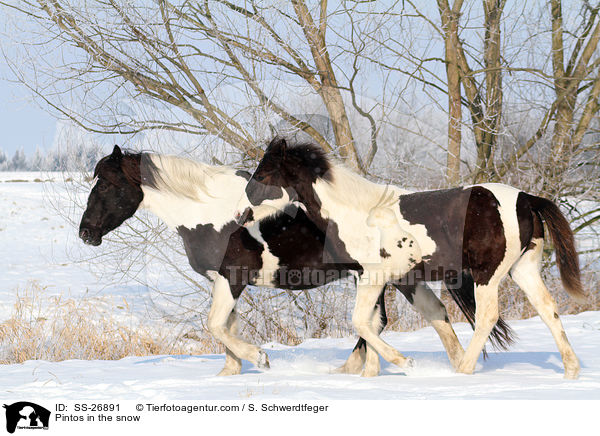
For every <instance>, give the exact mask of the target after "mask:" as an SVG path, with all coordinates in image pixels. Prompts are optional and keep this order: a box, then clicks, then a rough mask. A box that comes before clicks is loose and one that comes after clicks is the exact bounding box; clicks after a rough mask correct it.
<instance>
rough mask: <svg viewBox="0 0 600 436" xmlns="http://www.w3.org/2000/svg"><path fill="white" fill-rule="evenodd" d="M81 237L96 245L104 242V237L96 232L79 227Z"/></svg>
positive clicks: (89, 243)
mask: <svg viewBox="0 0 600 436" xmlns="http://www.w3.org/2000/svg"><path fill="white" fill-rule="evenodd" d="M79 237H80V238H81V240H82V241H83V242H84V243H86V244H88V245H93V246H94V247H97V246H98V245H100V244H102V237H101V236H100V235H99V234H94V232H93V231H92V230H90V229H79Z"/></svg>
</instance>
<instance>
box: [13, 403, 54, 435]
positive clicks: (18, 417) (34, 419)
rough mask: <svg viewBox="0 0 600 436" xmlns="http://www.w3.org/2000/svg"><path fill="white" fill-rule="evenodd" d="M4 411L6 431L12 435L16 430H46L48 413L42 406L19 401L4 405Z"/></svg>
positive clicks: (48, 418) (48, 419)
mask: <svg viewBox="0 0 600 436" xmlns="http://www.w3.org/2000/svg"><path fill="white" fill-rule="evenodd" d="M4 408H5V409H6V431H8V432H9V433H14V432H15V430H16V429H17V428H18V429H29V430H33V429H44V430H48V423H49V421H50V411H49V410H48V409H45V408H44V407H42V406H38V405H37V404H35V403H30V402H28V401H19V402H18V403H14V404H11V405H6V404H5V405H4Z"/></svg>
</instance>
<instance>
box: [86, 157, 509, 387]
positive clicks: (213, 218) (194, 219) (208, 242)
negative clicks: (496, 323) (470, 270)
mask: <svg viewBox="0 0 600 436" xmlns="http://www.w3.org/2000/svg"><path fill="white" fill-rule="evenodd" d="M249 178H250V174H249V173H245V172H242V171H236V170H235V169H233V168H229V167H224V166H220V167H216V166H210V165H206V164H202V163H198V162H193V161H190V160H187V159H182V158H177V157H174V156H163V155H158V154H149V153H128V152H125V153H123V152H122V151H121V149H120V148H119V147H118V146H115V148H114V150H113V152H112V154H111V155H109V156H106V157H104V158H102V159H101V160H100V161H99V162H98V164H97V165H96V168H95V170H94V182H93V186H92V189H91V192H90V194H89V198H88V202H87V208H86V210H85V212H84V213H83V217H82V219H81V224H80V228H79V236H80V237H81V239H82V240H83V241H84V242H85V243H86V244H90V245H100V244H101V242H102V237H103V236H104V235H106V234H107V233H109V232H110V231H112V230H114V229H115V228H117V227H118V226H120V225H121V224H122V223H123V222H124V221H125V220H126V219H128V218H130V217H131V216H133V215H134V213H135V212H136V211H137V210H138V209H139V208H145V209H147V210H149V211H151V212H153V213H154V214H155V215H157V216H158V217H159V218H161V219H162V220H163V221H164V222H165V223H166V224H167V225H168V226H169V227H170V228H171V229H174V230H176V231H177V233H178V234H179V235H180V236H181V238H182V239H183V244H184V247H185V251H186V254H187V257H188V260H189V262H190V265H191V266H192V268H193V269H194V270H195V271H196V272H198V273H200V274H202V275H203V276H204V277H206V278H208V279H209V280H211V281H212V283H213V291H212V304H211V308H210V312H209V315H208V328H209V330H210V332H211V333H212V334H213V335H214V336H215V337H216V338H217V339H218V340H219V341H221V342H222V343H223V344H224V345H225V347H226V361H225V367H224V368H223V370H222V371H221V373H220V375H231V374H239V373H240V371H241V360H240V359H246V360H249V361H250V362H252V363H254V364H255V365H257V366H258V367H260V368H268V366H269V363H268V358H267V355H266V354H265V353H264V351H262V350H261V349H260V348H259V347H257V346H255V345H252V344H249V343H246V342H244V341H242V340H241V339H239V338H237V337H236V315H235V310H234V308H235V304H236V302H237V299H238V298H239V296H240V294H241V292H242V291H243V289H244V288H245V287H246V286H247V285H257V286H267V287H277V288H282V289H291V290H296V289H309V288H314V287H317V286H321V285H323V284H325V283H328V282H331V281H333V280H336V279H339V278H343V277H349V276H352V275H356V274H358V273H361V272H362V267H361V266H360V265H359V264H358V263H356V262H354V261H353V260H351V258H350V256H349V255H348V254H347V253H343V252H342V251H341V250H337V251H335V252H334V251H333V250H331V248H330V247H328V246H327V245H326V238H325V233H324V232H322V231H320V230H319V229H318V228H317V227H316V226H315V224H314V223H312V222H311V221H310V220H309V219H308V217H307V216H306V214H305V212H304V211H303V210H302V209H299V208H297V207H295V206H291V207H288V208H286V211H285V213H279V214H275V215H274V216H272V217H270V218H267V219H264V220H261V221H259V222H257V223H256V224H255V225H253V226H250V227H248V228H246V227H241V226H239V225H238V224H237V223H236V222H235V221H234V220H233V215H234V211H235V208H236V206H237V204H238V199H239V198H241V197H242V196H243V195H244V189H245V187H246V183H247V182H248V179H249ZM395 286H396V287H397V288H398V289H399V290H400V292H402V293H403V294H404V295H405V296H406V298H407V299H408V300H409V301H410V302H411V303H412V304H413V306H414V307H415V309H416V310H417V311H419V312H420V313H421V314H422V315H423V316H424V317H425V318H426V319H427V320H429V321H430V322H431V323H432V324H433V326H434V328H435V329H436V331H437V332H438V334H439V335H440V338H441V340H442V342H443V344H444V347H445V348H446V350H447V352H448V356H449V358H450V361H451V362H452V363H453V364H454V365H457V364H458V362H460V359H461V357H462V355H463V353H464V351H463V349H462V347H461V346H460V343H459V341H458V339H457V337H456V334H455V333H454V330H453V329H452V326H451V324H450V323H449V321H448V316H447V312H446V308H445V307H444V305H443V304H442V303H441V302H440V301H439V299H438V298H437V297H436V296H435V294H434V293H433V292H432V291H431V289H429V288H428V287H426V286H420V287H418V288H415V287H407V286H404V285H402V284H400V283H396V284H395ZM380 291H381V292H380V293H379V295H378V298H377V299H376V301H374V302H373V305H372V306H371V309H370V311H369V312H370V314H369V316H370V319H371V322H372V323H373V324H375V325H377V329H378V330H382V329H383V327H384V326H385V324H386V322H387V318H386V316H385V306H384V298H383V297H384V296H383V291H382V289H380ZM455 298H457V301H458V302H459V303H461V302H462V308H463V310H464V311H465V314H466V315H467V316H469V315H470V314H472V313H473V312H474V310H475V305H474V299H473V293H472V291H471V293H470V294H469V293H468V292H467V293H466V294H460V293H459V294H457V295H455ZM501 333H502V332H499V334H501ZM366 351H367V349H366V343H365V341H364V339H362V338H359V340H358V343H357V345H356V347H355V348H354V350H353V353H352V354H351V356H350V357H349V359H348V361H347V362H346V363H345V364H344V366H342V367H341V368H340V369H339V371H340V372H347V373H358V372H360V370H361V369H362V368H363V365H364V361H365V360H368V361H369V362H370V363H369V364H368V365H367V366H368V367H369V373H368V374H367V375H375V374H376V373H377V372H378V369H379V359H378V356H376V355H372V353H367V352H366ZM373 368H375V369H373Z"/></svg>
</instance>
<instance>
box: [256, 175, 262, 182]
mask: <svg viewBox="0 0 600 436" xmlns="http://www.w3.org/2000/svg"><path fill="white" fill-rule="evenodd" d="M254 180H256V181H257V182H262V181H263V180H265V176H254Z"/></svg>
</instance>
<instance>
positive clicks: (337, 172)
mask: <svg viewBox="0 0 600 436" xmlns="http://www.w3.org/2000/svg"><path fill="white" fill-rule="evenodd" d="M330 171H331V176H332V177H331V178H332V180H331V181H330V182H324V183H323V184H322V185H321V187H322V189H324V190H325V191H327V194H328V195H327V196H328V198H329V199H330V200H331V201H334V202H336V203H340V204H342V205H346V206H347V205H348V204H351V205H353V207H355V208H357V209H361V210H364V211H370V210H372V209H374V208H378V207H389V206H392V205H397V204H398V195H400V194H407V193H409V192H410V191H407V190H403V189H400V188H398V187H397V186H394V185H390V184H386V185H383V184H378V183H374V182H371V181H370V180H367V179H365V178H364V177H362V176H360V175H359V174H356V173H355V172H354V171H352V170H350V169H349V168H347V167H345V166H343V165H340V164H337V165H336V164H334V165H332V167H331V170H330Z"/></svg>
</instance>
